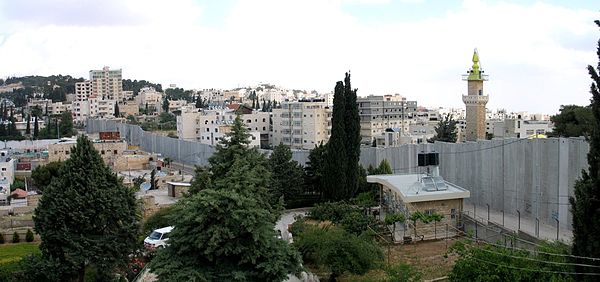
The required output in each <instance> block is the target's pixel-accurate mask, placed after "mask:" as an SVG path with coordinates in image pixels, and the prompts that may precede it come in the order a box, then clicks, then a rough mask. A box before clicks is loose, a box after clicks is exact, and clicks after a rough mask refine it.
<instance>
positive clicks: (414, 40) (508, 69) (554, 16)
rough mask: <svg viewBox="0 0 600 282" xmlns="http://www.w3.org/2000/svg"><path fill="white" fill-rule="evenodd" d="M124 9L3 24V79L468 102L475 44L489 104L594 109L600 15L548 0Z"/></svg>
mask: <svg viewBox="0 0 600 282" xmlns="http://www.w3.org/2000/svg"><path fill="white" fill-rule="evenodd" d="M56 1H69V0H56ZM359 1H360V0H359ZM361 2H363V1H361ZM365 2H371V1H365ZM374 2H375V3H374V4H377V5H385V4H386V3H377V2H379V1H377V0H376V1H374ZM382 2H385V1H382ZM11 3H12V2H11ZM111 3H112V2H111ZM115 3H117V2H116V1H115ZM119 3H120V2H119ZM6 5H7V3H4V4H3V5H2V6H4V7H5V6H6ZM11 5H12V4H11ZM114 5H117V4H114ZM118 5H122V7H125V8H124V9H125V10H126V11H132V12H130V13H129V12H128V13H127V14H126V15H129V16H131V17H132V18H134V19H135V20H131V21H123V22H119V23H118V24H114V25H110V24H94V22H93V21H88V22H85V21H84V22H83V23H79V24H76V23H75V22H71V23H69V22H67V23H62V24H60V23H55V24H49V23H48V22H44V21H34V22H33V23H31V22H29V23H28V24H27V23H26V24H25V25H23V23H24V22H25V20H26V18H24V19H23V20H20V21H19V20H18V19H14V18H11V19H6V18H4V20H0V26H1V27H0V61H1V62H2V64H0V76H6V75H27V74H54V73H62V74H74V75H77V76H86V75H87V71H88V70H89V69H93V68H99V67H102V66H104V65H109V66H111V67H114V68H123V72H124V76H125V77H128V78H136V79H147V80H153V81H157V82H160V83H163V84H168V83H177V84H179V85H181V86H184V87H198V88H204V87H222V88H229V87H236V86H237V85H238V84H240V85H246V84H253V83H256V82H259V81H264V82H267V81H268V82H272V83H276V84H279V85H282V86H284V87H290V88H303V89H317V90H320V91H331V90H332V89H333V87H334V85H335V82H336V81H337V80H341V79H343V74H344V72H345V71H347V70H351V71H352V82H353V86H354V87H358V88H359V95H367V94H384V93H401V94H403V95H405V96H407V97H408V98H409V99H416V100H418V102H419V104H422V105H428V106H456V107H461V106H462V102H461V95H462V94H463V93H465V92H466V83H465V82H462V81H461V80H460V75H461V74H463V73H464V72H465V71H466V70H467V69H468V67H470V59H471V54H472V50H473V48H474V47H477V48H478V49H479V51H480V55H481V60H482V65H483V67H484V68H485V70H486V72H487V73H488V74H490V77H491V80H490V81H489V82H488V83H487V84H486V86H485V87H486V92H487V93H489V94H490V107H492V108H497V107H504V108H508V109H514V110H530V111H543V112H548V113H552V112H555V111H557V109H558V107H559V105H560V104H567V103H578V104H584V103H587V102H588V100H589V94H588V88H589V79H588V78H587V73H586V70H585V66H586V65H587V64H595V62H596V61H597V58H595V56H594V48H595V42H596V39H597V38H598V32H597V28H595V26H594V24H593V23H592V20H593V19H594V18H595V17H596V16H597V14H596V13H595V12H593V11H585V10H576V9H567V8H563V7H557V6H552V5H549V4H543V3H537V4H533V5H528V6H523V5H516V4H510V3H504V2H499V3H497V4H490V3H487V2H480V1H465V2H464V3H463V5H462V6H461V7H457V8H456V9H453V11H452V12H448V13H447V14H446V15H444V16H443V17H438V18H429V19H426V20H421V21H413V22H397V23H386V24H383V23H376V24H373V23H371V22H369V23H365V22H362V21H361V19H360V17H357V16H356V15H349V14H346V13H344V12H343V11H342V9H341V7H342V5H344V4H343V3H342V2H340V1H320V0H305V1H276V0H257V1H249V0H241V1H239V2H238V3H236V5H235V6H234V7H233V8H232V10H231V11H230V12H229V13H228V15H227V17H226V18H225V19H223V24H222V25H221V26H218V27H211V28H208V27H203V26H201V25H200V24H199V23H200V22H201V19H202V17H203V13H205V11H206V10H205V9H204V8H203V7H201V6H199V5H198V4H196V3H195V2H193V1H191V0H182V1H169V2H168V3H167V2H166V1H142V0H134V1H129V2H126V3H123V4H118ZM423 5H424V4H423ZM2 6H0V8H3V7H2ZM207 12H208V11H207ZM92 14H93V13H91V12H90V15H89V16H90V17H91V16H93V15H92ZM17 23H19V24H18V25H17ZM2 37H4V40H2ZM2 42H3V43H2Z"/></svg>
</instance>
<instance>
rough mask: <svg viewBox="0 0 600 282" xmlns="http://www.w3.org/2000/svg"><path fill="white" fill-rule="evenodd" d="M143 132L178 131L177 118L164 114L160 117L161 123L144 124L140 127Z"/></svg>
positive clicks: (170, 114)
mask: <svg viewBox="0 0 600 282" xmlns="http://www.w3.org/2000/svg"><path fill="white" fill-rule="evenodd" d="M140 127H142V129H143V130H146V131H156V130H177V118H176V117H175V115H174V114H172V113H168V112H163V113H161V114H160V116H159V121H158V122H156V121H151V122H144V123H142V124H141V125H140Z"/></svg>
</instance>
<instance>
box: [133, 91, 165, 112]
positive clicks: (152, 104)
mask: <svg viewBox="0 0 600 282" xmlns="http://www.w3.org/2000/svg"><path fill="white" fill-rule="evenodd" d="M162 99H163V94H162V92H158V91H156V90H155V89H154V87H144V88H142V89H140V92H139V93H138V95H137V96H136V97H135V100H136V101H137V103H138V106H139V107H140V108H142V109H145V108H146V106H148V110H152V111H160V110H161V109H162V107H161V105H162Z"/></svg>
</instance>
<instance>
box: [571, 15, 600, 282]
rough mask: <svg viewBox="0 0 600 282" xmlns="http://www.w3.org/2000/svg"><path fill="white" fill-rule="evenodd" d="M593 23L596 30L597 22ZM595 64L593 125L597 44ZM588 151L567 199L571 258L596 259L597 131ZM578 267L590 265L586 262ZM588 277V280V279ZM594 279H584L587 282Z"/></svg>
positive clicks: (599, 117)
mask: <svg viewBox="0 0 600 282" xmlns="http://www.w3.org/2000/svg"><path fill="white" fill-rule="evenodd" d="M595 23H596V24H597V25H598V26H599V27H600V21H598V20H596V21H595ZM596 54H597V55H598V60H599V63H598V65H597V66H596V68H594V67H593V66H591V65H590V66H588V72H589V74H590V76H591V78H592V84H591V87H590V92H591V94H592V99H591V108H592V113H593V116H594V120H595V122H596V123H598V122H600V89H599V87H600V76H599V73H600V40H598V48H597V50H596ZM589 143H590V151H589V153H588V155H587V159H588V164H589V170H588V171H589V172H586V171H583V172H582V176H581V179H580V180H578V181H577V182H576V183H575V197H571V198H570V199H569V202H570V203H571V211H572V213H573V254H574V255H576V256H585V257H595V258H600V244H599V243H598V242H600V175H599V170H600V129H599V128H598V127H593V128H591V133H590V136H589ZM579 262H580V263H585V264H590V261H589V260H580V261H579ZM578 272H598V269H596V268H580V269H579V271H578ZM588 277H589V278H588ZM594 277H595V276H587V277H582V278H588V279H589V280H590V281H592V280H593V278H594Z"/></svg>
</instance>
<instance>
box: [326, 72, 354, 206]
mask: <svg viewBox="0 0 600 282" xmlns="http://www.w3.org/2000/svg"><path fill="white" fill-rule="evenodd" d="M344 83H345V85H344ZM331 124H332V126H331V137H330V138H329V142H328V143H327V145H326V149H325V154H324V158H323V159H324V165H323V173H324V175H327V177H326V178H322V180H323V183H322V184H323V186H322V188H323V197H324V198H325V199H326V200H334V201H339V200H342V199H350V198H352V197H354V196H355V194H356V193H357V192H358V185H359V166H358V158H359V156H360V120H359V118H358V108H357V106H356V90H352V89H351V86H350V74H348V73H346V78H345V80H344V82H342V81H338V82H337V83H336V85H335V91H334V96H333V113H332V118H331Z"/></svg>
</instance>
